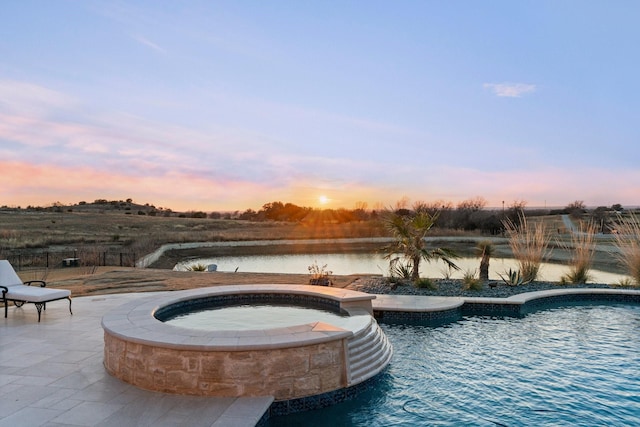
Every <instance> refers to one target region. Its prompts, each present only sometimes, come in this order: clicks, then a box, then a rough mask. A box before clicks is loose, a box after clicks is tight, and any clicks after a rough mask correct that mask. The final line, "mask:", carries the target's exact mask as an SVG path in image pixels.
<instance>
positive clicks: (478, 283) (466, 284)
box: [462, 270, 482, 291]
mask: <svg viewBox="0 0 640 427" xmlns="http://www.w3.org/2000/svg"><path fill="white" fill-rule="evenodd" d="M462 288H463V289H464V290H472V291H481V290H482V280H481V279H480V278H479V277H476V272H475V271H469V270H467V271H465V272H464V274H463V275H462Z"/></svg>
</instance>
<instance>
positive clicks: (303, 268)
mask: <svg viewBox="0 0 640 427" xmlns="http://www.w3.org/2000/svg"><path fill="white" fill-rule="evenodd" d="M314 262H315V263H317V264H318V265H320V266H322V265H324V264H326V265H327V270H330V271H332V274H336V275H349V274H382V275H385V276H388V275H389V261H388V260H386V259H384V257H383V255H382V254H379V253H352V254H291V255H250V256H219V257H215V258H198V259H192V260H189V261H185V262H183V263H180V264H178V265H176V267H175V268H174V269H175V270H186V269H187V268H188V267H189V266H191V265H197V264H204V265H209V264H216V265H217V266H218V271H229V272H232V271H236V269H237V271H239V272H246V273H285V274H307V273H308V272H309V271H308V267H309V266H310V265H311V264H313V263H314ZM456 264H457V265H458V266H459V267H460V270H459V271H449V270H448V269H447V267H446V265H445V264H444V263H442V262H440V261H438V262H435V261H434V262H430V263H426V262H424V263H423V264H421V267H420V272H421V276H423V277H430V278H443V277H445V276H447V275H449V277H451V278H455V279H460V278H462V276H463V274H464V273H465V272H466V271H471V272H476V274H477V270H478V268H479V266H480V258H475V257H465V258H459V259H457V260H456ZM517 267H518V266H517V262H516V261H515V260H514V259H511V258H491V263H490V268H489V278H490V279H491V280H501V279H500V276H499V275H500V274H503V275H504V273H505V272H506V271H508V270H509V269H517ZM568 271H569V268H568V267H567V266H564V265H559V264H551V263H543V264H542V267H541V269H540V275H539V280H549V281H554V282H555V281H559V280H560V277H562V276H563V275H564V274H566V273H567V272H568ZM590 273H591V276H592V280H591V282H595V283H618V282H619V281H620V280H622V279H623V278H626V277H627V276H625V275H622V274H615V273H609V272H605V271H600V270H591V271H590Z"/></svg>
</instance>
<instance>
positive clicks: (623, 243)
mask: <svg viewBox="0 0 640 427" xmlns="http://www.w3.org/2000/svg"><path fill="white" fill-rule="evenodd" d="M618 222H619V224H618V227H617V231H618V232H617V234H615V236H616V239H615V246H616V248H617V249H618V252H617V253H616V258H617V259H618V261H619V262H620V263H621V264H622V265H623V266H624V267H625V269H626V270H627V274H628V275H629V276H631V279H632V280H633V282H634V284H635V286H640V220H639V219H638V217H637V216H636V215H635V214H633V213H630V214H629V216H628V217H627V218H625V219H624V220H623V219H622V218H619V220H618Z"/></svg>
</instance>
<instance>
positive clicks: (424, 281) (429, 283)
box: [413, 277, 438, 291]
mask: <svg viewBox="0 0 640 427" xmlns="http://www.w3.org/2000/svg"><path fill="white" fill-rule="evenodd" d="M413 283H414V284H415V286H416V288H418V289H429V290H432V291H434V290H436V289H438V287H437V286H436V284H435V283H434V282H433V280H431V279H429V278H427V277H421V278H419V279H418V280H415V281H414V282H413Z"/></svg>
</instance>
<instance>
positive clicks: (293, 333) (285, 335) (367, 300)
mask: <svg viewBox="0 0 640 427" xmlns="http://www.w3.org/2000/svg"><path fill="white" fill-rule="evenodd" d="M257 293H269V294H282V295H300V296H310V297H312V296H315V297H317V296H319V295H320V296H321V297H322V298H326V299H329V300H333V301H337V302H339V303H340V307H341V308H343V309H344V310H346V311H347V312H349V314H350V315H351V316H353V317H351V318H350V319H346V320H345V321H344V323H343V327H337V326H334V325H331V324H328V323H324V322H313V323H308V324H302V325H296V326H289V327H282V328H272V329H255V330H238V331H224V330H223V331H205V330H198V329H190V328H182V327H178V326H173V325H169V324H165V323H163V322H161V321H160V320H158V319H156V318H155V317H154V313H155V312H156V311H157V310H158V309H160V308H162V307H165V306H167V305H170V304H173V303H179V302H182V301H188V300H192V299H194V298H207V297H215V296H224V295H247V294H257ZM375 298H376V297H375V295H371V294H365V293H362V292H356V291H351V290H348V289H341V288H332V287H324V286H308V285H272V284H255V285H230V286H215V287H208V288H199V289H191V290H186V291H179V292H170V293H166V294H163V295H161V296H158V295H154V296H150V297H148V298H145V299H143V300H140V301H132V302H130V303H128V304H124V305H122V306H121V307H118V308H116V309H114V310H112V311H110V312H109V313H107V314H106V315H105V316H104V317H103V318H102V327H103V329H104V330H105V332H106V333H109V334H111V335H113V336H115V337H118V338H121V339H126V340H127V341H131V342H136V343H140V344H148V345H162V346H163V347H167V348H173V349H181V350H196V351H217V350H225V351H245V350H261V349H274V348H286V347H289V346H293V345H295V346H300V345H312V344H320V343H324V342H329V341H334V340H336V339H340V338H345V339H346V338H349V337H350V336H352V335H353V331H357V330H360V329H362V328H363V327H365V325H366V324H368V323H369V322H370V320H369V319H370V317H369V316H361V315H362V314H373V311H372V309H371V301H372V300H373V299H375ZM363 306H367V307H368V308H367V309H363V308H362V307H363Z"/></svg>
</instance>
